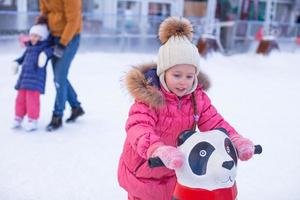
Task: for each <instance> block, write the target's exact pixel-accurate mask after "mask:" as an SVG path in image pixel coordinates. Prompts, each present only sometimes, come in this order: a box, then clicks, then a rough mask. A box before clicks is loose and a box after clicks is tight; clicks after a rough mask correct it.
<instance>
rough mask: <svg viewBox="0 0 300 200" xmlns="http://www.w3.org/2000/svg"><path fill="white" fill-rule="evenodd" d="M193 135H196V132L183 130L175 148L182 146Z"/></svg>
mask: <svg viewBox="0 0 300 200" xmlns="http://www.w3.org/2000/svg"><path fill="white" fill-rule="evenodd" d="M194 133H196V131H192V130H185V131H183V132H181V133H180V135H179V137H178V139H177V146H180V145H182V144H183V143H184V142H185V141H186V140H187V139H188V138H189V137H191V136H192V135H193V134H194Z"/></svg>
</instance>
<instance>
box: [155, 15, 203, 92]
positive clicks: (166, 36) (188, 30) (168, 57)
mask: <svg viewBox="0 0 300 200" xmlns="http://www.w3.org/2000/svg"><path fill="white" fill-rule="evenodd" d="M192 38H193V26H192V24H191V22H190V21H189V20H188V19H186V18H183V17H169V18H167V19H166V20H164V21H163V22H162V23H161V25H160V27H159V39H160V42H161V43H162V46H161V47H160V48H159V51H158V59H157V75H158V76H159V79H160V82H161V84H162V85H163V86H164V88H165V89H166V90H167V91H169V89H168V87H167V84H166V82H165V72H166V71H167V70H168V69H170V68H171V67H173V66H175V65H178V64H190V65H193V66H195V68H196V76H195V79H194V83H193V86H192V88H191V90H190V91H189V93H192V92H193V91H194V90H195V89H196V87H197V84H198V79H197V75H198V73H199V71H200V55H199V53H198V49H197V47H196V46H195V45H194V44H193V43H192V42H191V40H192Z"/></svg>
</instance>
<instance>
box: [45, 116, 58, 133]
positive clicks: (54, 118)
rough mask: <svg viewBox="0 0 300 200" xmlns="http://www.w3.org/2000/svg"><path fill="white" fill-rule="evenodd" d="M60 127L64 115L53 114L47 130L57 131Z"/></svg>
mask: <svg viewBox="0 0 300 200" xmlns="http://www.w3.org/2000/svg"><path fill="white" fill-rule="evenodd" d="M60 127H62V117H59V116H55V115H53V116H52V119H51V122H50V124H49V125H48V126H47V127H46V130H47V131H55V130H56V129H58V128H60Z"/></svg>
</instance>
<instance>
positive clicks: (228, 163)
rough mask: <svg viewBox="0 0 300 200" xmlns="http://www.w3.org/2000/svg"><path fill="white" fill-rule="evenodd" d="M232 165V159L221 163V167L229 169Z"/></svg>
mask: <svg viewBox="0 0 300 200" xmlns="http://www.w3.org/2000/svg"><path fill="white" fill-rule="evenodd" d="M233 166H234V162H233V160H231V161H225V162H223V164H222V167H224V168H226V169H228V170H231V169H232V167H233Z"/></svg>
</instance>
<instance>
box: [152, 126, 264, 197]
mask: <svg viewBox="0 0 300 200" xmlns="http://www.w3.org/2000/svg"><path fill="white" fill-rule="evenodd" d="M177 148H178V149H180V150H181V151H182V152H183V154H184V155H185V162H184V164H183V166H182V167H181V168H180V169H177V170H175V173H176V177H177V183H176V186H175V189H174V192H173V200H199V198H201V200H235V199H236V197H237V187H236V181H235V178H236V171H237V163H238V155H237V151H236V149H235V147H234V146H233V144H232V142H231V140H230V139H229V137H228V136H227V135H226V134H225V133H224V132H223V130H213V131H208V132H201V133H199V132H195V131H185V132H183V133H182V134H181V135H180V137H179V138H178V147H177ZM261 152H262V148H261V146H260V145H256V146H255V154H260V153H261ZM149 166H150V167H159V166H164V165H163V163H162V161H161V160H160V159H159V158H158V157H155V158H150V159H149Z"/></svg>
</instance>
